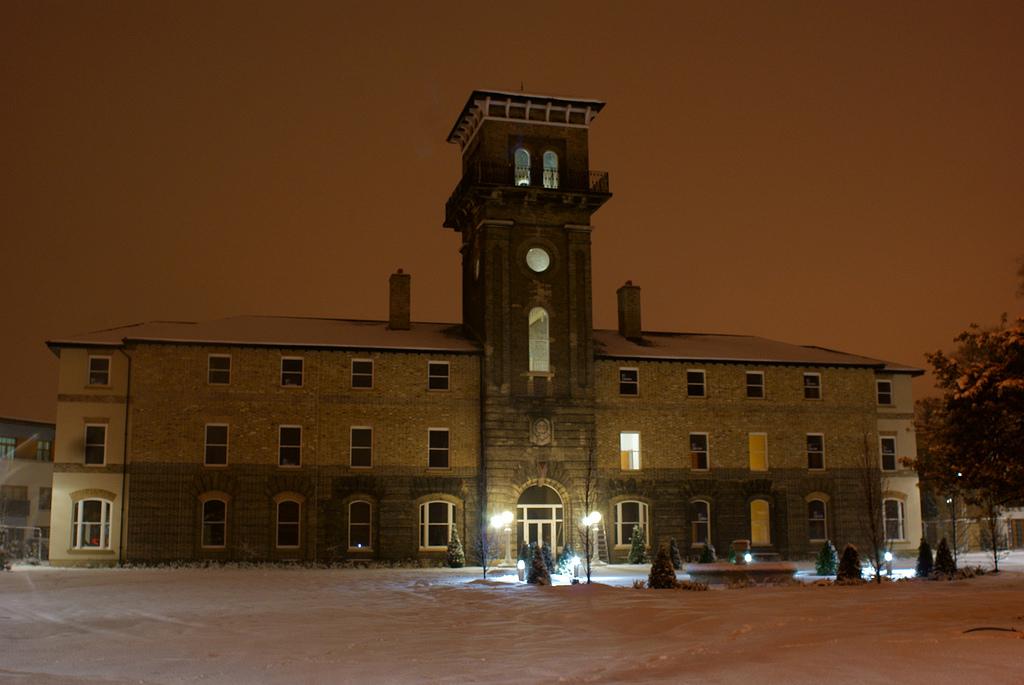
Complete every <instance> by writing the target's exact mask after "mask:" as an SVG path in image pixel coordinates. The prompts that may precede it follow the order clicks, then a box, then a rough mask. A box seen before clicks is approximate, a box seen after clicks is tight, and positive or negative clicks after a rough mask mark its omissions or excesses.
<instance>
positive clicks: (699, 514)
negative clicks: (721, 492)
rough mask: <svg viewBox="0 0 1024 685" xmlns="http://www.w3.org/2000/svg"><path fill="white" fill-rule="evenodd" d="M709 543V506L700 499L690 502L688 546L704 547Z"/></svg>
mask: <svg viewBox="0 0 1024 685" xmlns="http://www.w3.org/2000/svg"><path fill="white" fill-rule="evenodd" d="M710 541H711V505H710V504H708V503H707V502H705V501H704V500H702V499H698V500H694V501H693V502H690V544H691V545H706V544H708V543H709V542H710Z"/></svg>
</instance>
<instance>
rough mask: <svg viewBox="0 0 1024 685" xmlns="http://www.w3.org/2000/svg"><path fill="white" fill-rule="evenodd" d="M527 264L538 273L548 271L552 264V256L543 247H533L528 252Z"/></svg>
mask: <svg viewBox="0 0 1024 685" xmlns="http://www.w3.org/2000/svg"><path fill="white" fill-rule="evenodd" d="M526 266H528V267H530V269H531V270H533V271H535V272H537V273H541V272H542V271H547V270H548V267H549V266H551V256H550V255H549V254H548V253H547V252H546V251H545V250H544V249H542V248H539V247H531V248H530V249H529V251H527V253H526Z"/></svg>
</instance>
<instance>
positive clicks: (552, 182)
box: [544, 150, 558, 188]
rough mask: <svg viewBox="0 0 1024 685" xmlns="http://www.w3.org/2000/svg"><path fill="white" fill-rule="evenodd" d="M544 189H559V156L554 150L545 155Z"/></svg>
mask: <svg viewBox="0 0 1024 685" xmlns="http://www.w3.org/2000/svg"><path fill="white" fill-rule="evenodd" d="M544 187H545V188H557V187H558V154H557V153H555V152H554V151H553V150H548V151H547V152H545V153H544Z"/></svg>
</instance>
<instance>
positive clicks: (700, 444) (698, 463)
mask: <svg viewBox="0 0 1024 685" xmlns="http://www.w3.org/2000/svg"><path fill="white" fill-rule="evenodd" d="M690 468H691V469H693V470H694V471H707V470H708V434H707V433H690Z"/></svg>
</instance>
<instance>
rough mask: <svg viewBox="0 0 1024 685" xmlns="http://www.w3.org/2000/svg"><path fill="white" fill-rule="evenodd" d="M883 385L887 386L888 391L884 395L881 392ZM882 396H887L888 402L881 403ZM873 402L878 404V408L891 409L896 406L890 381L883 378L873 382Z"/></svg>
mask: <svg viewBox="0 0 1024 685" xmlns="http://www.w3.org/2000/svg"><path fill="white" fill-rule="evenodd" d="M883 383H884V384H885V385H888V386H889V389H888V390H887V391H886V392H885V393H883V392H882V384H883ZM883 394H886V395H888V396H889V401H888V402H883V401H882V395H883ZM875 401H876V402H877V403H878V406H879V407H891V406H893V405H894V404H896V402H895V397H894V396H893V392H892V381H891V380H888V379H884V378H879V379H878V380H876V381H875Z"/></svg>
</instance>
